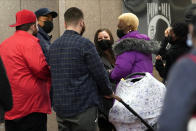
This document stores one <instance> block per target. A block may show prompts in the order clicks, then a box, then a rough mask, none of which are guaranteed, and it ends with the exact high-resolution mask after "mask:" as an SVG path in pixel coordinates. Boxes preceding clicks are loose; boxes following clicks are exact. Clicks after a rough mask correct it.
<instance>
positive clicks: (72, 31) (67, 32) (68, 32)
mask: <svg viewBox="0 0 196 131" xmlns="http://www.w3.org/2000/svg"><path fill="white" fill-rule="evenodd" d="M64 34H78V35H80V34H79V33H78V32H76V31H74V30H65V32H64Z"/></svg>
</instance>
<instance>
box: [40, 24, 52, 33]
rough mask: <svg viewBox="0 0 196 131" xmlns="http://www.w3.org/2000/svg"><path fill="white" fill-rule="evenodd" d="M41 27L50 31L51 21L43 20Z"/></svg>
mask: <svg viewBox="0 0 196 131" xmlns="http://www.w3.org/2000/svg"><path fill="white" fill-rule="evenodd" d="M42 29H43V30H44V31H45V32H46V33H50V32H51V31H52V30H53V23H52V22H51V21H44V26H43V27H42Z"/></svg>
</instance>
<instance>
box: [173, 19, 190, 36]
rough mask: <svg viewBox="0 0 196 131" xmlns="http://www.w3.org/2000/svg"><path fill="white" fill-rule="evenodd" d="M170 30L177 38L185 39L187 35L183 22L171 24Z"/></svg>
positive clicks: (186, 26) (186, 28)
mask: <svg viewBox="0 0 196 131" xmlns="http://www.w3.org/2000/svg"><path fill="white" fill-rule="evenodd" d="M172 30H173V32H174V34H175V35H176V36H177V37H180V38H183V37H185V38H186V37H187V35H188V33H189V29H188V25H187V24H186V23H183V22H176V23H174V24H172Z"/></svg>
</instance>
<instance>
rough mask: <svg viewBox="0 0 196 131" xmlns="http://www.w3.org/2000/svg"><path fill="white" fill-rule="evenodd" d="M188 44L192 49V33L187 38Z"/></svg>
mask: <svg viewBox="0 0 196 131" xmlns="http://www.w3.org/2000/svg"><path fill="white" fill-rule="evenodd" d="M186 44H187V46H188V47H192V46H193V42H192V37H191V34H190V33H189V34H188V36H187V40H186Z"/></svg>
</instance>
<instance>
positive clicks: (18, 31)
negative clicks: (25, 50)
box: [15, 30, 39, 42]
mask: <svg viewBox="0 0 196 131" xmlns="http://www.w3.org/2000/svg"><path fill="white" fill-rule="evenodd" d="M15 34H16V35H23V36H25V37H29V38H31V39H33V40H35V41H37V42H39V39H38V38H37V37H35V36H33V35H32V34H30V33H28V32H26V31H22V30H17V31H16V32H15Z"/></svg>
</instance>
